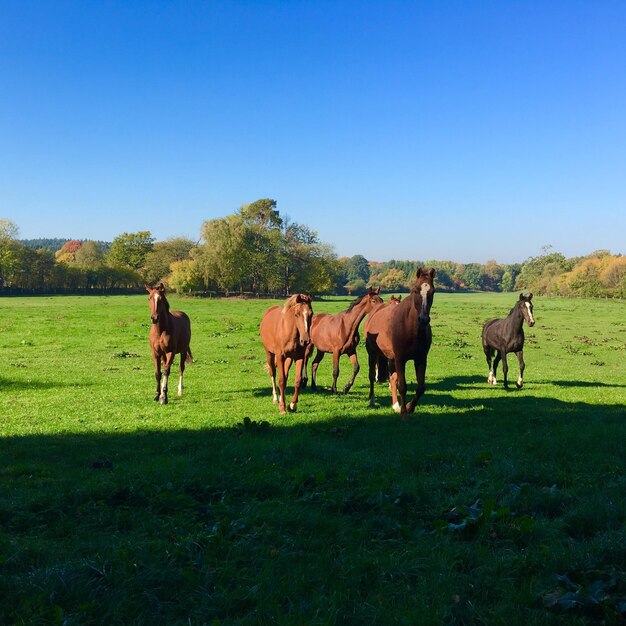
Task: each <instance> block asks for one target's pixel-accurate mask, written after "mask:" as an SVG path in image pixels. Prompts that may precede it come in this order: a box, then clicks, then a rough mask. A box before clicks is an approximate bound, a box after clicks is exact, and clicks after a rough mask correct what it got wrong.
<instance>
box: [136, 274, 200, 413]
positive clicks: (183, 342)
mask: <svg viewBox="0 0 626 626" xmlns="http://www.w3.org/2000/svg"><path fill="white" fill-rule="evenodd" d="M145 287H146V291H147V292H148V293H149V294H150V295H149V301H150V319H151V320H152V326H151V327H150V347H151V348H152V360H153V361H154V372H155V373H154V375H155V378H156V395H155V396H154V400H155V401H157V400H158V401H159V402H160V403H161V404H167V381H168V378H169V375H170V369H171V367H172V363H173V362H174V359H175V357H176V355H177V354H180V378H179V379H178V395H179V396H182V395H183V373H184V372H185V363H191V358H192V357H191V350H190V349H189V342H190V341H191V322H190V320H189V317H188V316H187V314H186V313H183V312H182V311H170V305H169V303H168V301H167V298H166V297H165V287H164V286H163V283H161V284H160V285H159V286H158V287H156V288H152V287H150V286H149V285H145ZM161 364H163V380H161Z"/></svg>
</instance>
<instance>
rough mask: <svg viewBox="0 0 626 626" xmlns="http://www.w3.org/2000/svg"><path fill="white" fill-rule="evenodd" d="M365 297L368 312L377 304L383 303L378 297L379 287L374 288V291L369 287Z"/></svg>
mask: <svg viewBox="0 0 626 626" xmlns="http://www.w3.org/2000/svg"><path fill="white" fill-rule="evenodd" d="M365 297H366V298H367V304H368V308H369V309H370V310H371V309H372V308H373V307H375V306H376V305H377V304H382V303H383V299H382V298H381V297H380V287H376V289H374V288H373V287H370V288H369V290H368V292H367V294H366V295H365Z"/></svg>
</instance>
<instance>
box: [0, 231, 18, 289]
mask: <svg viewBox="0 0 626 626" xmlns="http://www.w3.org/2000/svg"><path fill="white" fill-rule="evenodd" d="M18 232H19V231H18V228H17V226H16V225H15V223H14V222H13V221H12V220H10V219H0V289H1V288H3V287H5V286H6V285H9V284H10V283H11V277H12V275H13V273H14V272H15V271H16V269H17V268H18V265H19V254H18V247H19V246H17V241H16V240H17V236H18Z"/></svg>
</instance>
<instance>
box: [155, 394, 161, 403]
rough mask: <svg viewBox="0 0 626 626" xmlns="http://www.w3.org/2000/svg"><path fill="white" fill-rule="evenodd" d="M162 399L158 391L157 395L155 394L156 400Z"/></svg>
mask: <svg viewBox="0 0 626 626" xmlns="http://www.w3.org/2000/svg"><path fill="white" fill-rule="evenodd" d="M160 399H161V396H160V395H159V394H158V393H157V395H156V396H154V401H155V402H158V401H159V400H160Z"/></svg>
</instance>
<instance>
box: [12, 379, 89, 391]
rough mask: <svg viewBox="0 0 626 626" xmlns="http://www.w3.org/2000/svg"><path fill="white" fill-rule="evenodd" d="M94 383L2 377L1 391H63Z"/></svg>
mask: <svg viewBox="0 0 626 626" xmlns="http://www.w3.org/2000/svg"><path fill="white" fill-rule="evenodd" d="M92 385H93V383H85V382H81V383H80V384H77V383H72V382H67V381H62V380H55V381H48V380H46V381H44V380H10V379H7V378H3V377H0V391H9V392H10V391H28V390H46V389H62V388H64V387H91V386H92Z"/></svg>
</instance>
